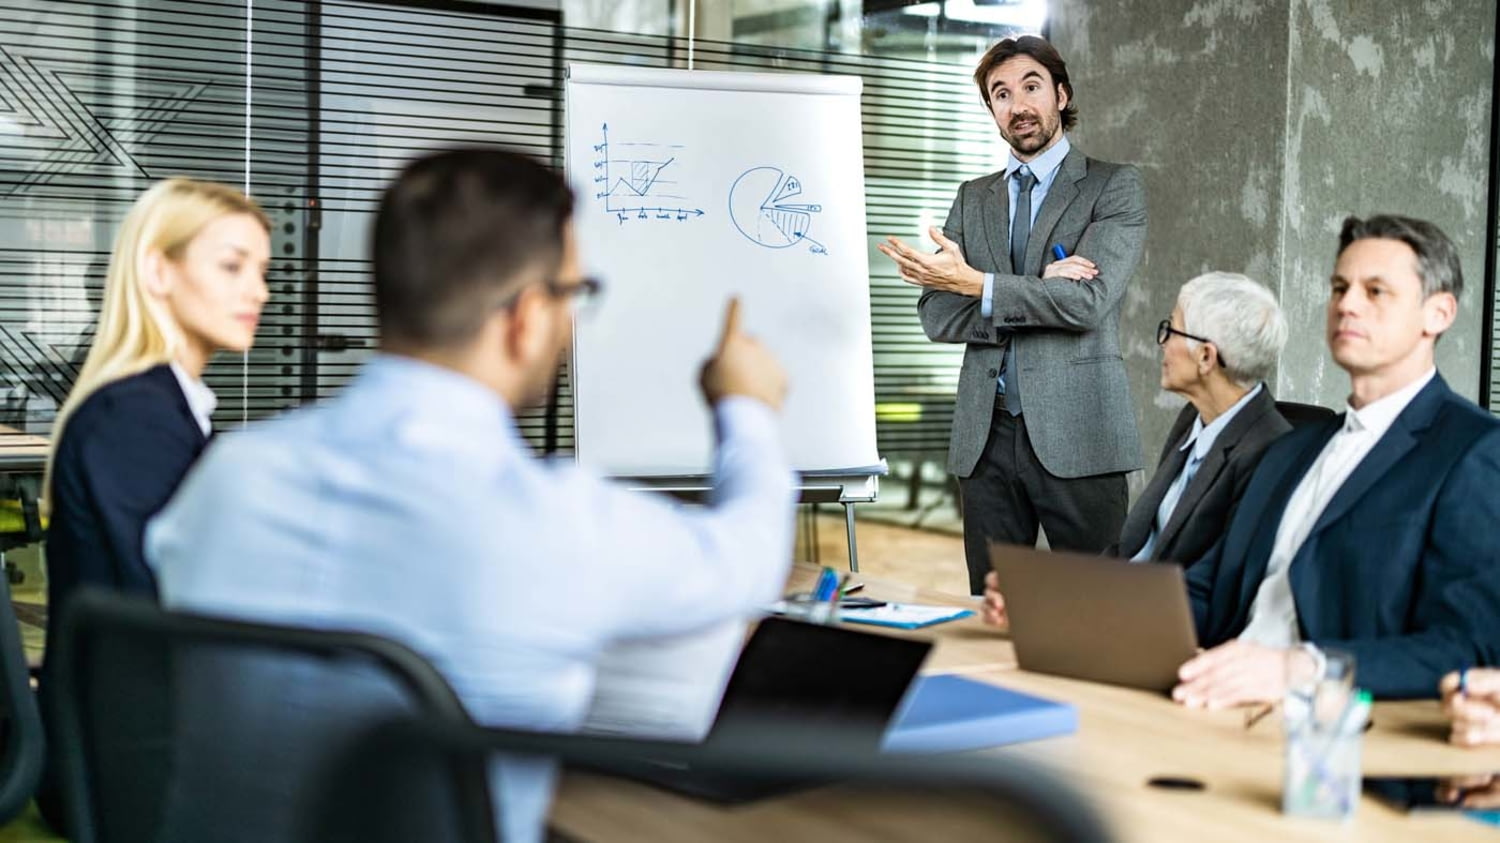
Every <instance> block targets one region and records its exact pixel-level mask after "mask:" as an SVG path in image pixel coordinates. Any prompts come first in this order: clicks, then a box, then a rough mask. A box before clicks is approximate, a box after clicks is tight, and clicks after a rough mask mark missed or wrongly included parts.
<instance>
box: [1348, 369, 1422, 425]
mask: <svg viewBox="0 0 1500 843" xmlns="http://www.w3.org/2000/svg"><path fill="white" fill-rule="evenodd" d="M1436 375H1437V368H1436V367H1433V368H1431V369H1428V370H1427V374H1425V375H1423V376H1422V377H1420V378H1417V379H1416V380H1414V381H1412V382H1411V383H1409V384H1407V385H1406V386H1403V387H1401V388H1400V389H1398V390H1396V391H1395V392H1392V393H1391V394H1390V395H1387V396H1385V397H1384V398H1380V399H1377V400H1375V401H1371V402H1370V403H1368V404H1366V405H1365V406H1363V407H1361V408H1360V409H1358V410H1356V409H1354V406H1353V405H1348V406H1347V407H1346V408H1345V410H1344V430H1346V431H1350V432H1353V431H1359V430H1368V431H1370V432H1371V433H1373V434H1375V436H1374V438H1375V439H1379V438H1380V437H1382V436H1384V435H1385V432H1386V431H1387V430H1390V429H1391V425H1393V424H1395V423H1396V417H1397V416H1399V415H1401V411H1402V410H1405V409H1406V405H1408V404H1410V403H1411V402H1412V399H1413V398H1416V397H1417V393H1418V392H1421V391H1422V388H1423V387H1425V386H1427V384H1428V382H1429V381H1431V380H1432V379H1433V378H1434V377H1435V376H1436Z"/></svg>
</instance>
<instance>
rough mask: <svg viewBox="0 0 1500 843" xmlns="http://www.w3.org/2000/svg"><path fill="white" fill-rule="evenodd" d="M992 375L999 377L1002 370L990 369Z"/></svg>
mask: <svg viewBox="0 0 1500 843" xmlns="http://www.w3.org/2000/svg"><path fill="white" fill-rule="evenodd" d="M990 377H992V378H998V377H1000V370H999V369H991V370H990Z"/></svg>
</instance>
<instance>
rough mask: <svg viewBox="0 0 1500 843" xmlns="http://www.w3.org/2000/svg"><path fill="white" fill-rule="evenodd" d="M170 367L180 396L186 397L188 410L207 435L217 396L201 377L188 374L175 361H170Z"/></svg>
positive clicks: (210, 427) (216, 404) (211, 423)
mask: <svg viewBox="0 0 1500 843" xmlns="http://www.w3.org/2000/svg"><path fill="white" fill-rule="evenodd" d="M171 367H172V374H173V375H175V376H176V377H177V385H178V386H179V387H181V388H182V397H183V398H186V399H187V405H188V412H190V413H192V414H193V421H196V422H197V423H198V429H199V430H202V431H203V435H204V436H207V435H208V434H209V433H211V432H212V431H213V422H212V421H211V420H210V417H211V416H213V414H214V408H215V407H217V406H219V396H217V395H215V394H214V391H213V390H212V389H209V388H208V384H206V383H204V382H203V381H202V380H201V379H199V378H195V377H193V376H192V375H190V374H188V372H187V370H186V369H184V368H182V366H180V365H178V363H177V361H175V360H174V361H172V363H171Z"/></svg>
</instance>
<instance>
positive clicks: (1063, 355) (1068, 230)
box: [917, 148, 1146, 477]
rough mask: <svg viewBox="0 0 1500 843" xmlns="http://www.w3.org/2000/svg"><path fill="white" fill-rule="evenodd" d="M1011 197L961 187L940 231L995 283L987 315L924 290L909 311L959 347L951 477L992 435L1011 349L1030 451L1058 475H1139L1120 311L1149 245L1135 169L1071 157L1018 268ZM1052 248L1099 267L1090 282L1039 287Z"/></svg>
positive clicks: (965, 471) (992, 186)
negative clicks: (999, 380) (1013, 260)
mask: <svg viewBox="0 0 1500 843" xmlns="http://www.w3.org/2000/svg"><path fill="white" fill-rule="evenodd" d="M1009 220H1010V191H1009V190H1007V189H1006V185H1005V176H1004V174H1003V173H991V174H990V175H988V176H984V177H983V178H978V179H975V180H973V181H970V182H965V183H964V184H963V185H962V186H960V187H959V189H958V197H957V198H955V199H954V200H953V209H952V210H951V211H949V212H948V221H947V222H946V223H944V224H943V233H944V234H946V235H947V236H948V238H949V239H951V240H953V241H954V242H956V243H958V244H959V246H960V247H962V249H963V253H964V257H965V258H966V259H967V260H968V262H969V265H970V266H972V267H974V268H975V269H978V270H979V271H981V272H992V273H994V274H995V282H994V311H993V313H992V314H991V318H990V319H988V320H986V319H984V318H983V317H981V316H980V314H979V299H978V298H977V297H969V296H962V295H959V294H957V293H948V292H942V291H937V290H927V291H925V292H924V293H923V294H922V298H921V300H920V302H919V303H918V305H917V310H918V312H919V313H920V315H921V319H922V329H923V330H924V331H926V333H927V337H928V338H929V339H931V340H933V341H935V342H961V343H967V344H968V348H967V349H965V351H964V362H963V368H962V369H961V370H960V371H959V376H958V401H957V406H956V407H955V410H954V415H953V438H952V441H951V442H950V443H949V448H948V469H949V470H950V471H952V472H953V473H954V474H957V475H958V476H960V477H968V476H969V475H970V474H972V473H973V471H974V466H975V464H976V463H978V461H979V456H980V454H981V453H982V452H983V450H984V443H985V440H986V439H987V438H988V437H989V433H990V415H991V413H992V412H993V411H994V402H995V377H996V375H998V374H999V370H1000V362H1001V359H1002V358H1003V357H1004V353H1005V343H1006V342H1007V341H1009V342H1012V343H1014V344H1015V363H1016V368H1017V369H1018V370H1019V371H1018V372H1017V373H1014V375H1013V376H1016V377H1018V378H1019V384H1020V390H1021V400H1022V403H1023V405H1024V410H1023V412H1024V413H1025V415H1026V430H1027V433H1028V434H1029V435H1030V437H1031V447H1032V449H1033V450H1034V451H1035V452H1036V455H1037V458H1038V459H1039V460H1041V463H1042V465H1043V466H1045V467H1046V469H1047V470H1048V471H1050V472H1051V473H1053V474H1055V475H1057V476H1059V477H1087V476H1089V475H1094V474H1108V473H1112V472H1121V471H1134V470H1135V469H1138V468H1140V467H1141V464H1142V460H1141V443H1140V437H1139V435H1138V434H1137V433H1136V428H1135V410H1134V407H1133V405H1132V404H1131V402H1130V388H1129V385H1128V383H1127V382H1126V379H1125V361H1124V360H1123V359H1122V358H1121V356H1120V304H1121V302H1122V301H1123V300H1124V298H1125V285H1126V284H1127V283H1128V282H1129V281H1130V276H1131V275H1132V274H1134V272H1135V267H1136V264H1137V263H1139V262H1140V259H1141V251H1142V249H1143V248H1144V245H1145V241H1146V191H1145V188H1144V187H1143V186H1142V185H1141V174H1140V171H1139V170H1137V169H1136V168H1135V167H1131V166H1126V165H1119V164H1110V163H1107V162H1104V161H1097V160H1095V159H1093V158H1088V157H1086V156H1084V154H1083V153H1081V152H1079V151H1078V150H1077V149H1076V148H1075V149H1073V150H1072V151H1070V152H1069V153H1068V156H1067V157H1066V158H1064V159H1063V162H1062V166H1061V167H1060V168H1059V171H1058V174H1057V179H1056V180H1055V181H1054V182H1053V183H1052V189H1051V190H1049V191H1048V192H1047V199H1046V201H1045V202H1043V203H1042V207H1041V208H1040V209H1039V210H1038V212H1037V216H1036V223H1035V224H1034V225H1033V226H1032V229H1031V239H1030V240H1029V241H1028V245H1027V248H1026V265H1025V266H1024V267H1018V268H1014V269H1013V268H1012V267H1011V265H1010V245H1009V244H1010V224H1009ZM1053 244H1061V245H1062V246H1063V248H1065V249H1067V250H1068V254H1070V255H1073V254H1078V255H1083V256H1084V257H1086V258H1088V259H1089V260H1092V261H1093V262H1094V263H1095V264H1096V265H1097V266H1098V267H1099V275H1098V276H1097V277H1096V278H1094V279H1093V280H1091V281H1083V282H1079V281H1070V280H1068V279H1066V278H1047V279H1043V278H1041V277H1040V276H1041V274H1042V267H1043V266H1044V265H1046V264H1047V263H1051V262H1052V260H1053V258H1052V257H1051V255H1050V252H1051V250H1052V246H1053Z"/></svg>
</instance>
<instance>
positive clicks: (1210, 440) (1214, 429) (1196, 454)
mask: <svg viewBox="0 0 1500 843" xmlns="http://www.w3.org/2000/svg"><path fill="white" fill-rule="evenodd" d="M1265 388H1266V387H1265V384H1259V383H1258V384H1256V385H1255V388H1254V389H1252V390H1250V391H1249V392H1247V393H1245V394H1244V395H1243V396H1241V397H1240V400H1238V401H1236V402H1234V404H1233V406H1231V407H1230V408H1229V409H1227V410H1225V411H1224V412H1222V413H1220V414H1219V417H1218V418H1216V419H1214V420H1213V421H1212V422H1210V423H1209V424H1207V425H1204V424H1203V415H1202V414H1201V413H1200V414H1199V415H1198V417H1197V418H1195V419H1193V429H1192V432H1190V433H1189V434H1188V438H1187V441H1186V442H1183V443H1182V447H1180V448H1178V449H1177V450H1179V451H1186V450H1187V449H1188V448H1192V449H1193V453H1192V458H1193V459H1195V460H1202V459H1203V458H1204V457H1207V456H1208V452H1209V451H1211V450H1213V447H1214V442H1216V441H1217V440H1218V438H1219V434H1221V433H1223V432H1224V428H1226V427H1228V426H1229V423H1230V422H1232V421H1234V417H1235V416H1237V415H1239V412H1240V411H1241V410H1243V409H1245V405H1246V404H1249V403H1250V402H1251V401H1253V400H1255V396H1257V395H1259V394H1260V392H1261V390H1263V389H1265Z"/></svg>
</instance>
